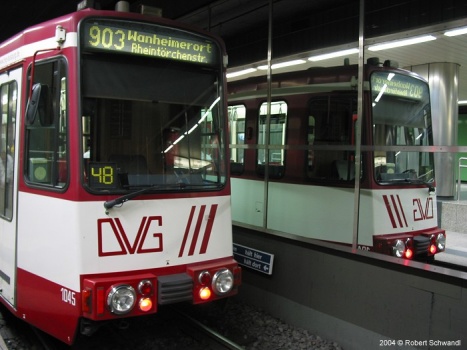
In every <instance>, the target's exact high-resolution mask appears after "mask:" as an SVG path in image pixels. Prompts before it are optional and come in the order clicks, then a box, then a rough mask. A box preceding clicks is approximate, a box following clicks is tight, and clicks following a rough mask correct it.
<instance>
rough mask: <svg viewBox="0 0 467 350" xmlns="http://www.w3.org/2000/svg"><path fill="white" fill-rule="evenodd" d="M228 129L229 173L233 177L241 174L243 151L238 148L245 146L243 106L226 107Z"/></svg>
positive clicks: (244, 109)
mask: <svg viewBox="0 0 467 350" xmlns="http://www.w3.org/2000/svg"><path fill="white" fill-rule="evenodd" d="M228 112H229V129H230V172H231V173H232V174H234V175H240V174H241V173H243V167H244V163H245V150H244V149H243V148H240V147H238V146H239V145H244V144H245V115H246V108H245V106H244V105H235V106H229V107H228Z"/></svg>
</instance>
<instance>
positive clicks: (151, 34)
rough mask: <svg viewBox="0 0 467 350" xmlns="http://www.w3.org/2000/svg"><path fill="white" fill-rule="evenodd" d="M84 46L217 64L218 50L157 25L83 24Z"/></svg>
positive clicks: (213, 45) (183, 33) (185, 34)
mask: <svg viewBox="0 0 467 350" xmlns="http://www.w3.org/2000/svg"><path fill="white" fill-rule="evenodd" d="M83 44H84V47H85V48H87V49H98V50H105V51H113V52H121V53H128V54H134V55H141V56H151V57H158V58H164V59H170V60H176V61H185V62H192V63H201V64H206V65H210V64H214V63H216V58H217V47H216V46H215V44H214V42H212V41H210V40H208V39H205V38H201V37H196V36H194V35H190V34H188V33H186V32H182V31H177V30H169V29H167V28H165V27H160V26H148V25H145V26H142V25H138V27H136V26H135V25H134V24H133V23H129V22H115V21H112V22H110V21H107V22H105V21H104V22H102V21H99V22H97V21H96V22H88V23H85V25H84V41H83Z"/></svg>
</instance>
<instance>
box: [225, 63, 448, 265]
mask: <svg viewBox="0 0 467 350" xmlns="http://www.w3.org/2000/svg"><path fill="white" fill-rule="evenodd" d="M357 78H358V66H357V65H343V66H340V67H329V68H310V69H309V70H307V71H300V72H289V73H282V74H274V75H272V77H271V81H270V82H268V81H267V80H266V77H252V78H248V79H243V80H237V81H232V82H229V83H228V90H229V97H228V98H229V123H230V129H231V145H230V147H231V171H232V180H231V181H232V218H233V222H234V224H235V225H239V226H244V227H247V228H253V229H256V230H260V231H264V232H267V233H271V234H276V235H279V236H283V237H288V238H292V239H296V240H298V241H309V240H316V239H317V240H322V241H328V242H336V243H339V244H344V245H349V246H356V248H358V249H362V250H368V251H373V252H379V253H382V254H386V255H391V256H396V257H398V258H403V259H423V260H431V259H432V258H433V257H434V256H435V254H437V253H439V252H442V251H444V249H445V242H446V233H445V231H444V230H442V229H440V228H439V227H438V221H437V220H438V219H437V208H436V194H435V188H436V183H435V169H434V160H433V159H434V157H433V153H431V152H432V149H430V146H432V145H433V138H432V119H431V113H430V96H429V87H428V84H427V83H426V81H424V80H423V79H421V78H420V77H419V76H417V75H415V74H413V73H411V72H408V71H405V70H402V69H398V68H397V65H396V64H395V62H394V61H385V62H384V63H383V62H380V60H379V59H377V58H372V59H369V60H368V61H367V64H365V65H364V81H363V112H362V115H363V117H362V120H361V121H360V122H361V128H360V130H358V129H357V126H358V123H357V121H358V113H357V112H358V107H357V101H358V80H357ZM268 94H269V97H268ZM268 100H270V104H268ZM358 131H360V133H358ZM359 135H361V138H360V140H361V145H360V152H361V153H360V154H361V155H360V154H356V151H357V144H356V140H357V136H358V137H360V136H359ZM357 168H359V170H356V169H357ZM356 178H357V179H356ZM356 191H357V197H356V195H355V193H356ZM356 198H358V200H356ZM356 203H357V205H358V206H359V210H358V211H357V210H355V208H356ZM357 214H359V215H358V217H357V219H358V237H357V239H355V238H354V233H353V227H354V226H353V225H354V223H355V220H356V216H357Z"/></svg>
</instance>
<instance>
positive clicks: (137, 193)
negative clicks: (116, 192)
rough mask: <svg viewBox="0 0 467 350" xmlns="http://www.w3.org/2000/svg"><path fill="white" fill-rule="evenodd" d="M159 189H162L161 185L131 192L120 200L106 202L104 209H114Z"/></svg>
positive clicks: (119, 198)
mask: <svg viewBox="0 0 467 350" xmlns="http://www.w3.org/2000/svg"><path fill="white" fill-rule="evenodd" d="M158 188H160V185H154V186H149V187H146V188H143V189H142V190H138V191H135V192H131V193H128V194H125V195H123V196H120V197H118V198H115V199H111V200H110V201H105V202H104V208H105V210H109V209H112V208H113V207H115V206H116V205H120V204H123V203H125V202H127V201H129V200H130V199H133V198H135V197H138V196H140V195H142V194H144V193H146V192H149V191H152V190H155V189H158Z"/></svg>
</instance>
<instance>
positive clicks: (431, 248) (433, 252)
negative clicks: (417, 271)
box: [430, 244, 436, 254]
mask: <svg viewBox="0 0 467 350" xmlns="http://www.w3.org/2000/svg"><path fill="white" fill-rule="evenodd" d="M430 253H431V254H436V246H435V245H434V244H432V245H430Z"/></svg>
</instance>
